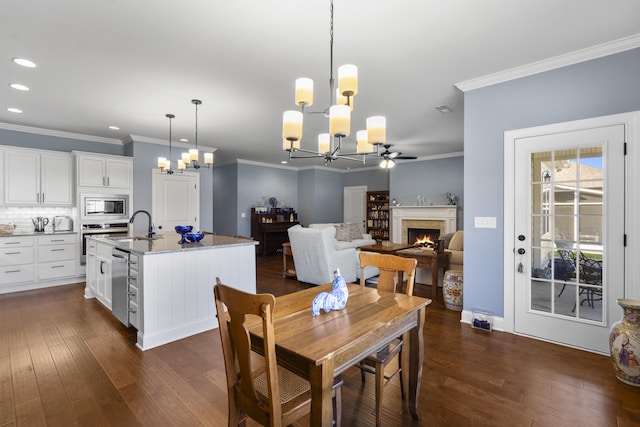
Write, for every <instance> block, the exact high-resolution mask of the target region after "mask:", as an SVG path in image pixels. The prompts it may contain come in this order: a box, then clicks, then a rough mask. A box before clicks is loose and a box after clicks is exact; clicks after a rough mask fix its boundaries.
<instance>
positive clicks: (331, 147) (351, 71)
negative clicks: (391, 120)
mask: <svg viewBox="0 0 640 427" xmlns="http://www.w3.org/2000/svg"><path fill="white" fill-rule="evenodd" d="M330 15H331V20H330V32H329V35H330V42H329V47H330V73H329V100H330V104H331V106H330V107H329V108H328V112H329V132H328V133H321V134H320V135H318V150H317V151H313V150H306V149H303V148H301V146H300V141H301V140H302V122H303V116H304V113H305V107H307V106H309V107H310V106H311V105H313V80H311V79H310V78H306V77H302V78H299V79H297V80H296V83H295V103H296V105H298V106H299V107H300V111H297V110H289V111H285V112H284V114H283V117H282V141H283V142H282V143H283V146H282V148H283V150H284V151H287V152H289V160H290V161H291V160H292V159H304V158H315V157H321V158H324V164H325V166H326V165H327V164H328V163H331V162H333V161H334V160H338V159H346V160H353V161H357V162H362V163H363V164H364V163H365V160H366V156H367V155H372V154H373V155H376V156H378V153H379V149H380V146H381V145H383V144H384V143H385V142H386V133H387V129H386V126H387V125H386V119H385V118H384V117H383V116H373V117H369V118H367V120H366V130H359V131H357V132H356V143H355V147H354V148H355V151H352V152H347V153H343V152H342V143H343V140H344V138H346V137H348V136H349V134H350V133H351V111H352V110H353V98H354V97H355V96H356V95H357V93H358V67H356V66H355V65H351V64H347V65H342V66H340V67H339V68H338V88H337V90H334V87H335V86H334V85H335V81H334V79H333V0H331V3H330ZM325 111H326V110H325ZM298 153H306V154H298Z"/></svg>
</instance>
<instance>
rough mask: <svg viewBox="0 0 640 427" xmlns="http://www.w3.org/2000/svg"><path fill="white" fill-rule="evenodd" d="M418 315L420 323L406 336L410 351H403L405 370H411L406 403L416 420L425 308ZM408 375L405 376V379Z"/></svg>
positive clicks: (418, 413)
mask: <svg viewBox="0 0 640 427" xmlns="http://www.w3.org/2000/svg"><path fill="white" fill-rule="evenodd" d="M416 316H418V325H417V326H416V327H415V328H413V329H411V330H410V331H409V332H408V333H407V334H405V338H408V342H407V343H403V346H404V345H407V347H408V348H407V350H408V351H404V349H403V351H402V358H403V360H402V362H403V365H402V366H403V370H404V369H405V367H408V370H409V375H408V376H409V391H408V396H406V399H407V400H406V405H407V406H408V410H409V413H411V417H412V418H413V419H414V420H420V410H419V408H418V401H419V395H420V383H421V382H422V363H423V359H424V335H423V328H424V316H425V309H424V308H422V309H421V310H420V311H418V312H417V313H416ZM405 378H406V377H403V380H404V379H405Z"/></svg>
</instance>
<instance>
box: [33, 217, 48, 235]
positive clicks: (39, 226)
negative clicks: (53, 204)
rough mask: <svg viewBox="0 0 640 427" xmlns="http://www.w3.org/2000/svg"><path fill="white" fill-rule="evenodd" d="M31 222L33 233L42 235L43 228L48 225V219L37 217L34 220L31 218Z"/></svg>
mask: <svg viewBox="0 0 640 427" xmlns="http://www.w3.org/2000/svg"><path fill="white" fill-rule="evenodd" d="M31 222H33V231H35V232H36V233H42V232H43V231H44V227H45V226H46V225H47V224H49V218H45V217H43V216H37V217H35V218H31Z"/></svg>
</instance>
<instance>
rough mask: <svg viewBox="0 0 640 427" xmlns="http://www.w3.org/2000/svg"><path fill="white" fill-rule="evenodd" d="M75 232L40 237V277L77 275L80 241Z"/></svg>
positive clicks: (43, 278) (50, 277) (47, 278)
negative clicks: (77, 240)
mask: <svg viewBox="0 0 640 427" xmlns="http://www.w3.org/2000/svg"><path fill="white" fill-rule="evenodd" d="M76 239H77V237H76V235H75V234H65V235H57V236H56V235H53V236H51V235H49V236H39V237H38V279H39V280H49V279H59V278H62V277H71V276H75V275H76V265H77V263H78V255H77V253H78V250H77V248H78V243H77V242H76Z"/></svg>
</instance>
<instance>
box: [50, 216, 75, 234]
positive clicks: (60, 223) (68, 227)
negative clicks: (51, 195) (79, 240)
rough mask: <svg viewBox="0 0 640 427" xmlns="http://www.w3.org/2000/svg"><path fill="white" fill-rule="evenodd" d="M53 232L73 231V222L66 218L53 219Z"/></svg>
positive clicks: (56, 217)
mask: <svg viewBox="0 0 640 427" xmlns="http://www.w3.org/2000/svg"><path fill="white" fill-rule="evenodd" d="M53 231H73V220H72V219H71V217H68V216H55V217H53Z"/></svg>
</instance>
